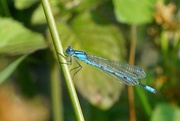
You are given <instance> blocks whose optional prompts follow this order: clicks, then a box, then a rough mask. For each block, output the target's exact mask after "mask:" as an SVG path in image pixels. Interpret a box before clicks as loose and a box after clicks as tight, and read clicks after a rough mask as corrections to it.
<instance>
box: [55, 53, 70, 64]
mask: <svg viewBox="0 0 180 121" xmlns="http://www.w3.org/2000/svg"><path fill="white" fill-rule="evenodd" d="M58 54H59V55H61V57H63V58H64V59H65V60H66V62H60V63H61V64H67V65H72V57H71V56H68V55H63V54H61V53H58ZM68 58H69V60H68Z"/></svg>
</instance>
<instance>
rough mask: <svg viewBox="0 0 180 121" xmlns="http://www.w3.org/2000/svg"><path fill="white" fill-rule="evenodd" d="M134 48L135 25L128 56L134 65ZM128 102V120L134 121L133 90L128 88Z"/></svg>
mask: <svg viewBox="0 0 180 121" xmlns="http://www.w3.org/2000/svg"><path fill="white" fill-rule="evenodd" d="M135 48H136V25H132V26H131V45H130V54H129V64H131V65H134V58H135ZM128 101H129V113H130V114H129V120H130V121H136V113H135V104H134V88H133V87H132V86H128Z"/></svg>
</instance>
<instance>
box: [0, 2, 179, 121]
mask: <svg viewBox="0 0 180 121" xmlns="http://www.w3.org/2000/svg"><path fill="white" fill-rule="evenodd" d="M49 2H50V5H51V9H52V12H53V15H54V18H55V21H56V25H57V29H58V33H59V36H60V39H61V42H62V45H63V49H66V47H67V46H69V45H71V46H72V47H73V48H74V49H77V50H83V51H85V52H87V53H88V54H92V55H96V56H100V57H104V58H107V59H110V60H117V61H121V62H125V63H128V60H129V53H130V49H131V46H130V45H131V44H132V43H131V39H132V38H134V39H135V40H136V41H135V45H136V49H135V50H136V51H135V58H134V59H135V65H138V66H141V67H142V68H143V69H144V70H145V72H146V75H147V76H146V78H145V79H142V80H139V81H140V82H141V83H143V84H146V85H149V86H151V87H153V88H155V89H156V91H157V93H156V94H152V93H150V92H148V91H146V90H144V89H143V88H141V87H140V86H135V87H134V97H135V99H134V103H135V116H136V117H135V118H134V120H137V121H180V107H179V105H180V9H179V8H180V1H178V0H49ZM132 28H133V30H134V31H135V33H133V34H132ZM56 53H58V52H55V51H54V47H53V43H52V40H51V35H50V33H49V30H48V25H47V21H46V18H45V15H44V11H43V8H42V5H41V1H40V0H0V121H76V120H77V119H76V116H75V113H74V109H73V107H72V103H71V99H70V96H69V92H68V89H67V86H66V83H65V80H64V74H63V73H62V71H61V68H60V65H59V63H58V61H57V59H56ZM79 63H80V64H81V65H82V66H83V68H82V70H81V71H80V72H78V74H76V76H75V78H74V80H73V83H74V84H75V87H76V90H77V93H78V98H79V101H80V105H81V108H82V111H83V115H84V118H85V120H86V121H129V120H130V119H131V118H130V116H129V114H130V112H131V108H129V102H128V91H127V86H126V85H123V84H121V83H119V82H118V81H116V80H114V79H112V78H109V77H107V76H106V75H105V74H103V73H102V72H101V71H99V70H98V69H96V68H94V67H91V66H89V65H87V64H84V63H83V62H79ZM74 64H75V63H74V62H73V65H72V66H69V69H72V68H73V67H75V66H76V65H74ZM71 75H73V72H72V73H71ZM129 96H131V95H129ZM54 105H55V106H54Z"/></svg>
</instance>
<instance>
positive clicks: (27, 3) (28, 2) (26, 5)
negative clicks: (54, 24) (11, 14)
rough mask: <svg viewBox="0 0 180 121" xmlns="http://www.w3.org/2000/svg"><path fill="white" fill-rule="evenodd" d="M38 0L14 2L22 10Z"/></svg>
mask: <svg viewBox="0 0 180 121" xmlns="http://www.w3.org/2000/svg"><path fill="white" fill-rule="evenodd" d="M38 1H39V2H40V0H15V1H14V3H15V6H16V8H17V9H19V10H22V9H26V8H29V7H30V6H31V5H33V4H34V3H37V2H38Z"/></svg>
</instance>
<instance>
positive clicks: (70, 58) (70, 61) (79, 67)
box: [59, 53, 82, 79]
mask: <svg viewBox="0 0 180 121" xmlns="http://www.w3.org/2000/svg"><path fill="white" fill-rule="evenodd" d="M59 54H60V55H61V56H62V57H63V58H64V59H66V61H67V63H65V62H61V64H67V65H72V56H67V55H65V56H64V55H62V54H61V53H59ZM68 58H69V60H68ZM74 60H75V61H76V63H77V64H78V66H77V67H74V68H72V69H71V70H70V73H71V72H72V71H73V70H75V69H78V70H77V71H76V72H75V73H74V74H73V79H74V77H75V75H76V74H77V72H78V71H80V70H81V68H82V66H81V65H80V64H79V62H78V61H77V60H76V58H74Z"/></svg>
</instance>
